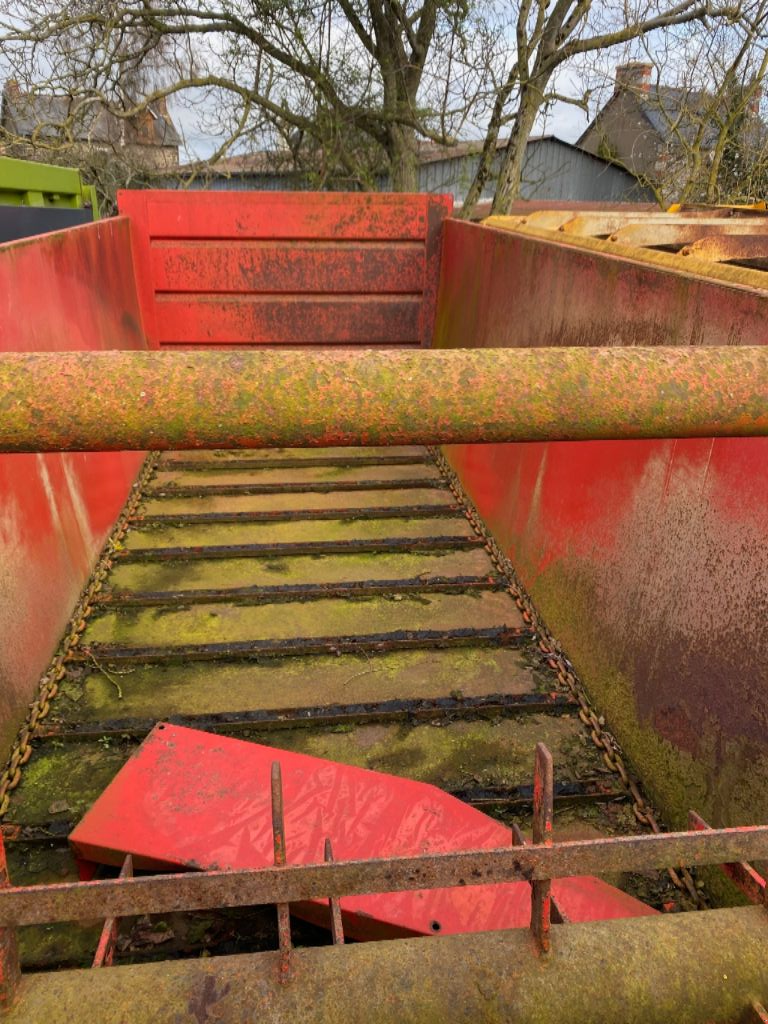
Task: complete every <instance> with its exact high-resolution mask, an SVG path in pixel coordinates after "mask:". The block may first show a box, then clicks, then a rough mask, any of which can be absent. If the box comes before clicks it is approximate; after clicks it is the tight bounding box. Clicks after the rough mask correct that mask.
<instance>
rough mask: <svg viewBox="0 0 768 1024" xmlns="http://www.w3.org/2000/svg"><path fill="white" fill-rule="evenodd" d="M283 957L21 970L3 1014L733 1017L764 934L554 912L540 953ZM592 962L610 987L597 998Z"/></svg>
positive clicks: (690, 1020) (742, 927)
mask: <svg viewBox="0 0 768 1024" xmlns="http://www.w3.org/2000/svg"><path fill="white" fill-rule="evenodd" d="M606 951H620V952H621V955H620V956H608V955H606ZM291 957H292V973H291V980H290V981H289V982H288V984H280V982H279V980H278V977H279V975H278V972H279V962H280V955H279V953H277V952H275V953H262V954H257V955H250V956H248V955H243V956H229V957H209V958H204V959H192V960H182V961H177V962H175V963H159V964H147V965H141V966H136V967H117V968H114V969H113V970H111V971H80V972H75V971H73V972H66V973H64V974H62V973H60V972H57V973H48V974H39V975H34V976H29V977H25V978H24V979H23V981H22V986H21V998H20V1001H19V1004H18V1008H17V1009H15V1010H14V1012H13V1013H12V1014H11V1016H10V1017H9V1024H17V1022H23V1024H29V1021H30V1020H40V1021H50V1022H51V1024H90V1022H91V1021H92V1020H93V1012H94V1007H98V1008H99V1018H100V1022H101V1024H123V1022H124V1021H125V1020H131V1021H135V1022H136V1024H141V1022H143V1021H145V1020H146V1021H150V1020H151V1021H152V1022H153V1024H177V1022H178V1021H179V1020H180V1019H182V1020H183V1019H192V1020H198V1021H206V1020H211V1021H213V1020H215V1021H216V1022H217V1024H219V1022H220V1024H252V1022H253V1021H254V1020H269V1021H271V1022H274V1024H293V1022H295V1021H297V1020H300V1021H306V1022H308V1024H315V1022H317V1024H341V1022H344V1024H424V1022H425V1021H449V1020H451V1021H455V1020H461V1021H466V1022H469V1021H487V1022H488V1024H572V1022H573V1021H574V1020H589V1021H591V1022H593V1024H615V1021H616V1020H617V1018H618V1019H626V1020H643V1021H648V1022H649V1024H669V1021H672V1020H674V1021H675V1022H677V1024H701V1021H703V1020H717V1021H718V1022H721V1024H743V1015H744V1014H745V1012H746V1010H747V1008H748V1007H749V1006H750V1004H751V1003H752V1002H753V1001H754V1000H755V998H756V993H757V994H758V996H759V998H760V999H762V1000H763V1001H765V999H766V984H767V982H766V977H765V963H766V959H767V958H768V935H767V934H766V926H765V920H764V911H762V910H761V909H760V908H757V907H751V908H742V909H740V910H722V911H712V912H711V913H708V914H696V915H680V914H670V915H661V916H658V917H656V918H646V919H644V920H643V921H639V922H635V921H610V922H595V923H590V924H570V925H564V926H562V927H558V928H557V929H556V930H555V935H554V937H553V952H552V954H550V957H537V956H536V955H535V954H534V953H533V950H532V944H531V941H530V938H529V936H527V935H526V934H525V933H524V932H500V933H491V934H485V935H477V936H474V937H473V938H472V940H471V945H469V946H468V944H467V940H466V937H464V936H447V937H445V938H441V939H440V940H439V941H432V940H428V939H405V940H401V941H398V942H387V943H361V944H354V945H349V946H345V947H343V948H337V947H334V946H327V947H321V948H317V949H295V950H294V951H293V952H292V954H291ZM553 958H554V959H553ZM597 972H599V974H600V977H601V979H602V982H603V984H604V985H605V990H606V991H607V992H610V998H605V999H599V998H596V995H595V976H596V973H597ZM724 975H725V977H724ZM414 978H418V979H419V983H418V984H417V985H415V984H413V979H414ZM712 979H717V983H713V980H712Z"/></svg>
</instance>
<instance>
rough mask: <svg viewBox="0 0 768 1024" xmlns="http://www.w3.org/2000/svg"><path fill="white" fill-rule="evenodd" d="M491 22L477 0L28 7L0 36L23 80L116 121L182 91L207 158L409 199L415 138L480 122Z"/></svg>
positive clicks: (43, 3) (91, 0) (444, 139)
mask: <svg viewBox="0 0 768 1024" xmlns="http://www.w3.org/2000/svg"><path fill="white" fill-rule="evenodd" d="M486 7H487V9H488V10H487V13H488V17H487V18H486V17H485V15H486V10H485V9H486ZM494 17H495V15H494V9H493V5H492V4H488V5H486V4H484V3H481V2H476V3H470V2H469V0H419V2H410V0H338V2H332V0H288V2H279V0H159V2H153V0H106V2H105V0H77V2H76V4H75V6H74V7H67V8H62V5H61V4H60V2H59V0H28V2H27V3H25V5H24V7H23V8H20V7H19V8H12V9H9V10H8V12H7V14H6V16H5V17H4V18H2V19H0V43H2V49H3V56H4V60H5V63H6V65H8V66H10V67H11V69H12V71H13V74H14V77H21V76H22V75H23V76H24V78H25V80H26V81H28V82H42V83H44V84H45V87H46V88H48V89H51V88H53V87H58V89H59V90H63V91H66V92H68V94H73V93H74V94H75V95H76V96H78V97H79V98H81V99H82V100H83V102H93V101H94V100H97V101H98V102H99V103H102V104H106V105H108V107H109V109H110V110H113V111H114V112H115V113H116V114H117V115H118V116H120V117H122V118H127V119H130V118H131V117H134V116H136V114H138V113H139V112H140V111H141V110H143V109H146V107H147V105H151V104H152V103H156V102H157V101H158V100H160V99H162V98H165V97H170V96H175V97H179V98H181V97H185V96H186V98H187V101H188V102H189V103H190V104H192V105H197V106H198V107H203V108H205V113H204V116H208V117H209V118H210V117H211V116H213V117H214V118H215V120H216V124H217V128H218V131H217V137H218V141H219V146H218V148H217V150H216V153H215V154H214V156H219V155H222V154H223V153H225V152H227V151H229V150H230V149H232V147H237V146H243V145H245V144H250V145H253V141H254V139H257V138H258V139H260V140H261V141H262V145H263V144H264V140H266V141H267V142H270V141H272V142H274V143H276V144H278V145H280V144H282V146H283V147H284V146H286V145H288V147H289V148H290V149H291V150H292V152H293V153H294V156H295V158H296V161H297V164H301V162H302V161H303V162H304V164H311V165H312V167H313V168H315V169H316V171H317V173H318V176H319V178H320V179H321V180H323V181H328V180H329V179H330V177H332V175H334V174H336V175H340V176H342V177H343V178H345V180H347V181H350V182H355V183H356V185H357V186H358V187H372V186H374V185H375V183H376V179H377V175H378V176H379V177H380V176H381V175H382V174H386V175H387V176H388V178H389V180H390V181H391V185H392V187H393V188H394V189H396V190H415V189H416V188H417V187H418V141H419V140H420V139H428V140H431V141H433V142H437V143H442V144H446V143H450V142H451V141H453V140H454V139H455V138H456V136H457V134H458V133H459V132H460V131H461V130H462V129H463V128H465V126H466V125H467V124H470V123H480V122H482V120H483V119H484V114H483V110H482V108H483V104H486V105H487V104H488V102H489V90H488V89H487V87H486V86H485V84H484V80H485V79H486V78H487V75H486V73H485V72H486V70H487V68H488V59H489V54H490V53H491V52H492V48H489V46H488V41H489V39H491V38H492V37H493V33H494V31H496V30H495V28H494ZM157 54H161V55H162V58H163V59H162V62H161V64H162V73H158V72H157V69H155V73H153V74H151V75H146V76H144V78H143V79H142V77H141V73H142V70H143V69H144V68H145V66H146V62H147V60H148V58H149V57H150V56H151V55H157ZM212 111H213V112H214V113H213V114H212ZM473 119H474V122H473Z"/></svg>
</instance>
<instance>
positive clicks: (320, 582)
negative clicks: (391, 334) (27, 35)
mask: <svg viewBox="0 0 768 1024" xmlns="http://www.w3.org/2000/svg"><path fill="white" fill-rule="evenodd" d="M450 484H451V481H450V480H449V479H448V477H447V476H446V474H445V473H444V472H443V470H442V468H441V466H440V465H439V464H438V462H437V461H436V459H435V457H433V454H432V453H431V452H429V451H427V450H426V449H424V448H418V447H402V448H386V449H385V448H381V449H376V448H366V449H351V448H343V449H325V450H295V451H288V450H275V451H269V452H257V453H243V452H239V453H238V452H201V453H168V454H165V455H163V456H161V457H160V458H159V459H158V460H157V463H156V467H155V472H154V474H153V477H152V478H151V479H150V481H149V483H148V485H147V486H146V487H145V490H144V493H143V496H142V501H141V504H140V506H139V508H138V512H137V514H136V515H135V516H134V518H133V521H132V523H131V527H130V530H129V531H128V533H127V534H126V535H125V537H124V538H123V539H122V540H121V541H120V543H119V544H117V545H116V546H115V548H116V549H115V550H114V551H113V552H112V554H111V557H112V563H113V565H112V568H111V572H110V574H109V576H108V578H107V580H106V583H105V586H104V587H103V589H102V590H101V591H100V593H99V594H98V596H97V598H96V600H95V601H94V602H93V606H92V608H91V609H90V614H88V617H87V628H86V629H85V632H84V633H83V635H82V637H81V639H80V641H79V643H78V644H76V645H75V647H73V649H72V650H71V652H70V655H69V657H68V660H67V671H66V676H65V678H64V679H63V681H62V684H61V686H60V688H59V694H58V696H57V698H56V700H55V701H54V703H53V704H52V706H51V712H50V714H49V715H48V717H47V718H46V720H45V723H44V728H43V729H42V730H41V731H40V732H39V733H38V735H37V738H36V740H35V749H34V753H33V756H32V757H31V759H30V761H29V763H28V764H26V765H25V766H24V768H23V773H22V781H21V784H20V785H19V786H18V788H17V789H16V790H15V791H14V793H13V797H12V800H11V804H10V809H9V812H8V814H7V815H6V818H5V822H4V825H3V830H4V835H5V838H6V841H7V845H8V856H9V869H10V875H11V878H12V879H13V881H14V883H16V884H34V883H36V882H39V883H42V882H50V881H57V880H65V879H69V878H74V877H76V869H75V865H74V862H73V860H72V857H71V855H70V853H69V850H68V846H67V835H68V833H69V831H70V830H71V828H72V827H73V825H74V824H75V823H76V822H77V821H78V820H79V818H80V817H81V816H82V814H83V813H84V811H85V810H86V809H87V808H88V807H89V806H90V804H91V803H92V802H93V800H94V799H95V798H96V797H97V796H98V794H99V793H100V792H101V791H102V789H103V788H104V787H105V785H106V784H107V783H108V782H109V781H110V780H111V779H112V778H113V776H114V775H115V773H116V772H117V771H118V769H119V768H120V767H121V766H122V765H123V764H124V763H125V761H126V759H127V758H128V757H129V756H130V754H131V752H132V751H133V750H135V748H136V745H137V744H138V743H139V742H140V741H141V739H142V738H143V737H144V736H145V735H146V734H147V732H148V731H149V730H150V729H151V728H152V726H153V725H154V724H155V723H156V722H157V721H159V720H167V719H172V720H174V721H177V722H182V723H183V724H186V725H192V726H195V727H197V728H202V729H213V730H218V731H221V732H224V733H226V734H229V735H234V736H238V737H241V738H245V739H252V740H254V741H257V742H260V743H266V744H271V745H274V746H278V747H283V748H286V749H289V750H294V751H300V752H305V753H310V754H314V755H317V756H320V757H325V758H330V759H333V760H337V761H341V762H344V763H349V764H354V765H359V766H363V767H368V768H372V769H376V770H380V771H385V772H390V773H393V774H399V775H403V776H407V777H410V778H413V779H417V780H423V781H427V782H430V783H434V784H436V785H438V786H440V787H442V788H443V789H445V790H447V791H449V792H452V793H454V794H456V795H458V796H459V797H460V798H461V799H463V800H466V801H468V802H470V803H472V804H473V805H475V806H478V807H482V808H483V809H485V810H486V811H488V813H491V814H493V815H495V816H498V817H500V818H501V819H502V820H504V821H505V822H507V823H511V822H516V823H518V824H519V826H520V827H521V828H522V830H523V831H524V832H525V831H527V830H528V829H529V825H530V812H531V800H532V791H531V784H530V782H531V773H532V765H533V753H534V747H535V744H536V742H537V741H540V740H541V741H544V742H545V743H546V744H547V746H548V747H549V749H550V750H551V752H552V755H553V758H554V769H555V833H556V835H557V836H559V837H560V838H587V837H591V836H594V835H598V834H602V835H606V834H618V833H624V832H635V831H640V830H641V826H640V825H639V824H638V823H637V821H636V819H635V817H634V814H633V811H632V804H631V802H630V801H628V800H627V799H626V794H625V791H624V789H623V787H622V786H621V784H620V781H619V779H618V778H617V777H616V776H615V775H614V774H612V773H611V772H610V771H608V770H607V768H606V766H605V762H604V760H603V758H602V756H601V753H600V751H599V750H598V749H597V748H596V746H595V744H594V743H593V742H592V740H591V739H590V733H589V730H587V729H585V727H584V725H583V724H582V722H581V720H580V718H579V715H578V713H577V712H578V705H577V704H575V703H574V701H573V699H572V698H571V697H570V696H569V695H568V694H567V693H564V692H562V689H561V687H560V686H559V684H558V680H557V678H556V675H555V673H554V672H553V671H552V669H551V668H550V667H548V665H547V663H546V661H545V659H544V657H543V656H542V655H541V653H540V651H539V649H538V646H537V644H536V642H535V639H534V636H533V634H532V632H531V629H530V627H529V626H528V625H527V623H526V621H525V619H524V617H523V615H522V614H521V611H520V608H519V607H518V604H517V603H516V602H515V600H514V598H513V596H512V594H511V593H510V580H509V579H508V578H507V577H506V576H505V575H504V574H503V572H501V571H500V570H499V567H498V566H497V564H496V563H495V562H494V561H493V559H492V557H491V552H490V551H489V545H488V543H487V539H486V538H485V537H484V536H483V535H482V533H479V532H478V530H477V529H476V528H475V525H474V524H473V520H472V517H471V516H470V515H468V514H467V506H466V504H465V503H464V501H463V499H462V496H461V494H460V492H459V493H457V492H456V491H455V489H454V490H452V489H451V487H450ZM608 881H611V882H614V883H616V884H619V885H620V886H622V887H624V888H626V889H627V890H628V891H630V892H632V893H633V894H634V895H637V896H639V897H640V898H643V899H645V900H646V901H648V902H650V903H651V904H653V905H654V906H656V907H659V908H661V907H664V908H666V909H670V908H671V907H672V906H674V907H675V908H680V909H684V908H685V907H686V902H685V900H686V897H684V896H682V895H681V894H680V893H679V892H678V890H676V889H674V888H673V887H672V886H671V883H670V882H669V879H668V878H667V876H666V875H664V874H656V873H654V874H652V875H649V876H642V877H640V876H626V877H622V878H619V879H615V878H612V879H608ZM100 928H101V922H98V923H94V924H93V926H84V925H66V926H51V927H48V928H28V929H24V930H23V931H22V935H21V943H22V959H23V966H24V967H25V968H26V969H46V968H54V967H60V966H64V965H86V964H88V963H90V960H91V959H92V957H93V951H94V948H95V944H96V941H97V939H98V935H99V931H100ZM294 939H295V941H296V942H297V943H298V944H302V943H305V944H308V943H318V942H322V943H325V942H328V941H329V939H328V936H327V934H326V933H325V932H320V931H315V930H313V929H312V928H311V927H310V926H309V925H303V924H301V923H300V922H296V923H295V934H294ZM275 944H276V927H275V921H274V912H273V910H272V908H264V910H263V913H262V912H261V911H257V910H249V911H247V912H245V911H237V912H234V911H233V912H228V911H227V912H224V911H220V912H215V913H211V912H206V913H197V914H186V915H172V916H166V917H163V918H160V917H158V918H152V919H148V918H145V919H140V920H134V921H126V922H123V924H122V927H121V938H120V941H119V944H118V951H117V958H116V959H117V962H121V961H123V962H128V961H138V960H146V959H153V958H157V957H164V958H165V957H168V956H169V955H177V956H199V955H201V954H214V953H228V952H234V951H240V950H246V949H249V950H252V949H260V948H274V947H275Z"/></svg>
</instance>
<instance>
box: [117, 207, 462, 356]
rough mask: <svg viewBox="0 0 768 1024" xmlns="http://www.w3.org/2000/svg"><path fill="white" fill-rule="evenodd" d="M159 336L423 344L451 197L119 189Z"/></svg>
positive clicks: (154, 340)
mask: <svg viewBox="0 0 768 1024" xmlns="http://www.w3.org/2000/svg"><path fill="white" fill-rule="evenodd" d="M118 205H119V208H120V211H121V213H124V214H127V215H128V216H129V217H130V220H131V228H132V231H133V243H134V245H133V248H134V259H135V264H136V275H137V278H138V281H139V294H140V298H141V302H142V312H143V315H144V323H145V327H146V332H147V336H148V338H149V340H150V343H151V344H152V345H154V346H157V345H160V346H172V345H175V344H183V345H194V344H204V345H208V346H213V345H219V344H224V345H226V344H239V345H259V344H277V345H302V346H307V345H336V344H352V345H363V344H365V345H370V344H379V345H403V344H412V345H419V344H422V345H425V344H429V342H430V340H431V337H432V328H433V324H434V314H435V301H436V294H437V282H438V276H439V266H440V240H441V230H442V223H443V219H444V218H445V217H446V216H447V215H448V214H449V213H450V210H451V199H450V197H449V196H428V195H410V196H405V195H399V196H396V197H395V196H387V195H373V194H371V195H367V196H365V197H363V196H359V195H343V196H342V195H339V194H334V193H324V194H318V193H310V192H307V193H286V194H281V193H274V192H272V193H270V194H269V195H267V194H266V193H258V192H249V193H239V194H238V195H232V194H227V193H217V194H215V195H206V193H204V192H194V193H189V194H186V193H184V192H172V191H149V190H147V191H136V192H127V191H126V192H121V193H120V196H119V199H118Z"/></svg>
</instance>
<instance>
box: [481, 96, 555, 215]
mask: <svg viewBox="0 0 768 1024" xmlns="http://www.w3.org/2000/svg"><path fill="white" fill-rule="evenodd" d="M542 96H543V88H542V86H541V85H538V83H537V87H534V86H532V85H530V84H529V85H527V86H526V87H525V88H524V90H523V92H522V95H521V96H520V108H519V110H518V114H517V119H516V120H515V127H514V130H513V132H512V134H511V136H510V138H509V143H508V144H507V148H506V152H505V153H504V159H503V161H502V165H501V172H500V174H499V182H498V184H497V186H496V195H495V196H494V197H493V205H492V207H491V213H492V214H505V213H509V210H510V207H511V205H512V203H513V202H514V201H515V200H516V199H517V198H518V197H519V196H520V183H521V181H522V177H523V163H524V161H525V148H526V146H527V145H528V139H529V138H530V135H531V132H532V131H533V126H534V124H535V123H536V117H537V115H538V113H539V108H540V107H541V100H542Z"/></svg>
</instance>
